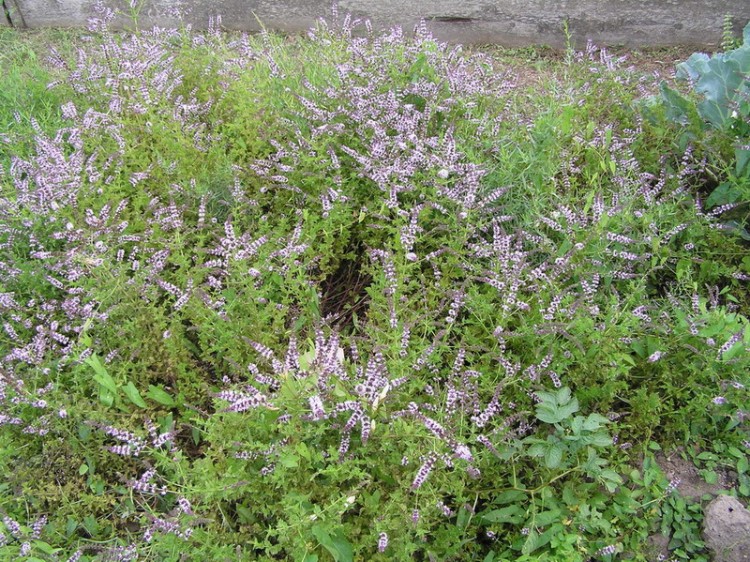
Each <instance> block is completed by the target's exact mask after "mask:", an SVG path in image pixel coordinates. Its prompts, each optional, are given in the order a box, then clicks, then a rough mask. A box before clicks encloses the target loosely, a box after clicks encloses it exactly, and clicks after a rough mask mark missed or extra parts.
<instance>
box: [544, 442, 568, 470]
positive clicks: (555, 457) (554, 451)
mask: <svg viewBox="0 0 750 562" xmlns="http://www.w3.org/2000/svg"><path fill="white" fill-rule="evenodd" d="M563 452H564V451H563V448H562V447H561V446H560V445H552V446H550V447H548V448H547V452H546V453H545V455H544V464H545V465H546V466H547V468H557V467H559V466H560V463H562V458H563Z"/></svg>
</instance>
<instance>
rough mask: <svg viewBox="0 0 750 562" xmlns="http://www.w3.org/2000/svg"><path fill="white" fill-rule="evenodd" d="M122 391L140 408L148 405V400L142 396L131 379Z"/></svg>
mask: <svg viewBox="0 0 750 562" xmlns="http://www.w3.org/2000/svg"><path fill="white" fill-rule="evenodd" d="M122 391H123V392H124V393H125V396H127V397H128V399H129V400H130V401H131V402H132V403H133V404H135V405H136V406H138V407H139V408H146V407H147V406H146V402H144V401H143V398H141V393H140V392H138V389H137V388H136V387H135V385H134V384H133V383H132V382H131V381H128V384H126V385H125V387H124V388H123V389H122Z"/></svg>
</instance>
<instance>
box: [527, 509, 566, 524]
mask: <svg viewBox="0 0 750 562" xmlns="http://www.w3.org/2000/svg"><path fill="white" fill-rule="evenodd" d="M560 517H562V512H561V511H560V510H559V509H548V510H547V511H542V512H540V513H537V514H536V515H535V516H534V525H536V526H537V527H547V526H549V525H551V524H552V523H555V522H556V521H559V520H560Z"/></svg>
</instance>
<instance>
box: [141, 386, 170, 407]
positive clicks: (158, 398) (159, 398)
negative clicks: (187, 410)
mask: <svg viewBox="0 0 750 562" xmlns="http://www.w3.org/2000/svg"><path fill="white" fill-rule="evenodd" d="M146 396H147V397H148V398H150V399H151V400H153V401H154V402H157V403H159V404H161V405H162V406H174V405H175V401H174V398H172V396H171V395H170V394H169V393H168V392H166V391H165V390H164V389H163V388H159V387H158V386H154V385H153V384H150V385H148V392H147V393H146Z"/></svg>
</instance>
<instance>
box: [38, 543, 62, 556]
mask: <svg viewBox="0 0 750 562" xmlns="http://www.w3.org/2000/svg"><path fill="white" fill-rule="evenodd" d="M34 546H35V547H36V548H38V549H39V550H41V551H42V552H44V553H45V554H50V555H53V554H55V553H56V552H59V551H60V549H59V548H54V547H52V546H50V545H49V544H47V543H46V542H44V541H39V540H36V541H34Z"/></svg>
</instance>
